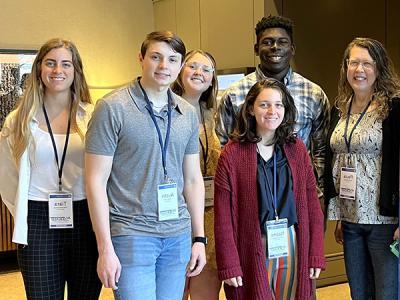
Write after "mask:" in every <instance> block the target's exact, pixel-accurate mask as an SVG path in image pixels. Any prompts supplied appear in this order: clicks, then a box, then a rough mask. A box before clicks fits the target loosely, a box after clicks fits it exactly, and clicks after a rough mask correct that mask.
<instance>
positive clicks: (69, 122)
mask: <svg viewBox="0 0 400 300" xmlns="http://www.w3.org/2000/svg"><path fill="white" fill-rule="evenodd" d="M42 108H43V113H44V118H45V119H46V125H47V130H48V131H49V134H50V138H51V143H52V144H53V150H54V156H55V158H56V163H57V169H58V190H59V191H60V192H61V191H62V182H61V178H62V171H63V168H64V162H65V156H66V154H67V148H68V141H69V132H70V129H71V111H72V101H71V105H70V108H69V116H68V127H67V134H66V136H65V143H64V150H63V154H62V157H61V165H60V163H59V162H58V153H57V145H56V142H55V140H54V135H53V130H51V124H50V121H49V117H48V115H47V111H46V107H45V106H44V103H43V105H42Z"/></svg>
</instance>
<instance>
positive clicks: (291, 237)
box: [267, 226, 297, 300]
mask: <svg viewBox="0 0 400 300" xmlns="http://www.w3.org/2000/svg"><path fill="white" fill-rule="evenodd" d="M287 230H288V242H289V243H288V244H289V251H288V256H286V257H280V258H275V259H270V260H268V259H267V270H268V283H269V286H270V288H271V290H272V296H273V299H275V300H291V299H295V295H296V286H297V251H296V231H295V229H294V226H290V227H289V228H288V229H287Z"/></svg>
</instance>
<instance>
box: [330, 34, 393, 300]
mask: <svg viewBox="0 0 400 300" xmlns="http://www.w3.org/2000/svg"><path fill="white" fill-rule="evenodd" d="M338 92H339V94H338V97H337V99H336V106H335V107H333V109H332V113H331V124H330V129H329V134H328V140H327V143H328V145H327V158H326V160H325V163H326V166H325V172H326V173H325V199H326V201H327V203H326V204H327V214H328V218H329V219H330V220H338V223H337V226H336V230H335V238H336V241H337V242H338V243H340V244H343V246H344V258H345V265H346V272H347V277H348V279H349V285H350V291H351V296H352V298H353V299H355V300H357V299H369V298H368V297H370V298H371V299H378V300H379V299H398V298H397V285H398V281H397V278H398V277H397V259H396V257H395V256H394V255H393V254H392V253H391V252H390V248H389V245H390V244H391V243H392V242H393V239H394V238H395V236H396V235H397V234H396V233H395V231H396V227H397V223H398V218H397V217H398V201H399V194H398V190H399V141H400V134H399V133H400V131H399V120H400V102H399V98H398V96H399V95H400V94H399V92H400V81H399V79H398V77H397V75H396V73H395V72H394V69H393V65H392V62H391V61H390V59H389V57H388V55H387V53H386V51H385V49H384V47H383V46H382V44H381V43H380V42H378V41H376V40H373V39H369V38H356V39H354V40H353V41H352V42H351V43H350V44H349V45H348V46H347V48H346V50H345V52H344V56H343V61H342V67H341V72H340V81H339V86H338ZM397 236H398V235H397Z"/></svg>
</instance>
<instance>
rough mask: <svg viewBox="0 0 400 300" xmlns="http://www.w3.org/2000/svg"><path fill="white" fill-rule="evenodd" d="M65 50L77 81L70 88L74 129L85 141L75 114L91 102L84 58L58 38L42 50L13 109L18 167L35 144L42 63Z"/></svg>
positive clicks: (46, 44) (14, 150)
mask: <svg viewBox="0 0 400 300" xmlns="http://www.w3.org/2000/svg"><path fill="white" fill-rule="evenodd" d="M58 48H65V49H67V50H69V51H70V52H71V54H72V64H73V66H74V81H73V83H72V85H71V98H72V99H71V101H72V112H71V115H72V116H74V117H73V118H72V123H71V125H72V128H76V130H77V131H78V133H79V135H80V137H81V138H82V139H83V132H81V131H80V130H79V127H78V126H77V122H76V113H77V110H78V106H79V102H80V101H82V102H87V103H92V99H91V97H90V93H89V88H88V85H87V83H86V79H85V75H84V74H83V66H82V59H81V57H80V55H79V52H78V49H77V48H76V46H75V45H74V44H73V43H72V42H71V41H67V40H63V39H60V38H55V39H51V40H49V41H47V42H46V43H45V44H44V45H43V46H42V47H41V48H40V50H39V52H38V54H37V56H36V58H35V60H34V62H33V65H32V72H31V74H30V75H29V78H28V81H27V85H26V90H25V93H24V95H23V97H22V99H21V100H20V101H19V102H18V104H17V107H16V108H15V110H14V112H13V113H14V120H13V123H12V128H11V134H12V135H13V136H12V138H13V139H12V154H13V157H14V161H15V162H16V163H17V164H19V161H20V159H21V156H22V154H23V153H24V151H25V149H26V148H27V146H28V144H29V143H30V142H31V141H32V134H31V131H30V123H31V121H32V119H33V117H34V116H35V115H36V113H37V111H38V109H39V108H40V106H41V105H42V104H43V96H44V92H45V86H44V84H43V81H42V78H41V72H42V60H43V58H44V57H45V56H46V54H47V53H49V52H50V51H51V50H53V49H58Z"/></svg>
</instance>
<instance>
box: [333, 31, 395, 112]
mask: <svg viewBox="0 0 400 300" xmlns="http://www.w3.org/2000/svg"><path fill="white" fill-rule="evenodd" d="M353 47H360V48H364V49H366V50H368V53H369V55H370V56H371V58H372V59H373V60H374V62H375V67H376V80H375V83H374V87H373V94H372V98H373V99H374V101H376V102H377V103H378V108H377V110H378V112H379V114H380V116H381V117H382V118H385V116H386V115H387V113H388V111H389V106H388V102H389V100H390V99H391V98H393V97H398V96H399V95H400V80H399V77H398V75H397V74H396V72H395V70H394V66H393V62H392V61H391V59H390V57H389V56H388V54H387V52H386V50H385V48H384V47H383V45H382V44H381V43H380V42H379V41H377V40H374V39H370V38H355V39H354V40H353V41H351V42H350V43H349V44H348V46H347V48H346V50H345V51H344V55H343V59H342V64H341V68H340V78H339V83H338V96H337V97H336V102H335V103H336V106H337V107H338V109H339V110H340V113H341V115H342V116H346V115H347V113H348V108H349V104H350V101H349V99H351V98H352V96H353V95H354V91H353V89H352V88H351V86H350V84H349V82H348V80H347V70H348V66H347V60H348V59H349V57H350V51H351V49H353Z"/></svg>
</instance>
